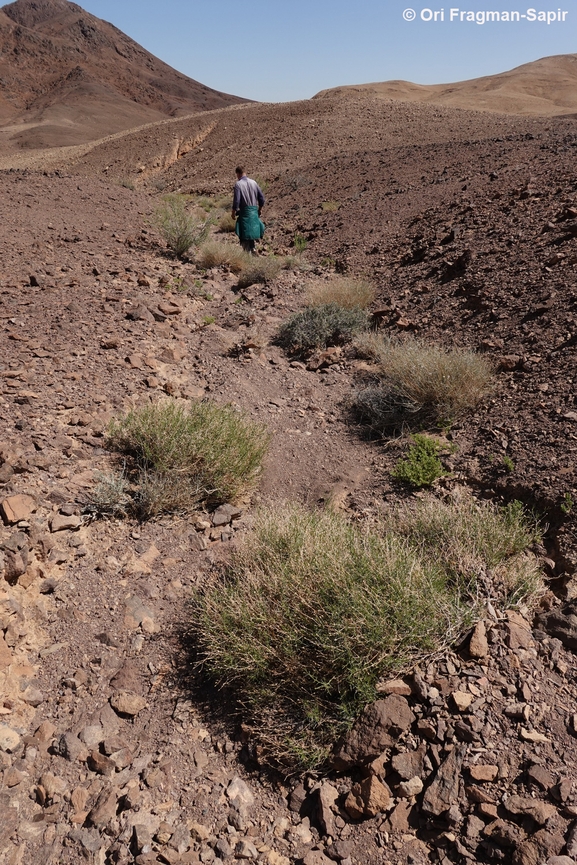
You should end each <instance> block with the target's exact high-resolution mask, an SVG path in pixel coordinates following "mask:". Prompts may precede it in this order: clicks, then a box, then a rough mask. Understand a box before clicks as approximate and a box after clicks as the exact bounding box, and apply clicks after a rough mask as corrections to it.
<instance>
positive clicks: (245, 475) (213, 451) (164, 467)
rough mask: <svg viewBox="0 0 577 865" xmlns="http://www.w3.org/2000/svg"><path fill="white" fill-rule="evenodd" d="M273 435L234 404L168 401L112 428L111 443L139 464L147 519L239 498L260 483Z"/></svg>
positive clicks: (137, 472) (137, 478)
mask: <svg viewBox="0 0 577 865" xmlns="http://www.w3.org/2000/svg"><path fill="white" fill-rule="evenodd" d="M268 440H269V436H268V433H267V432H266V429H265V427H264V426H261V425H259V424H255V423H253V422H252V421H250V420H248V418H246V417H244V416H243V415H241V414H240V413H239V412H237V411H235V410H234V409H233V408H232V407H230V406H217V405H215V404H214V403H210V402H199V403H192V404H191V405H189V406H183V405H180V404H177V403H176V402H173V401H171V400H166V401H164V402H160V403H157V404H155V405H146V406H143V407H142V408H139V409H134V410H133V411H131V412H129V414H127V415H126V416H125V417H124V418H121V419H120V420H118V421H115V422H113V423H112V424H111V426H110V430H109V435H108V444H109V447H110V448H111V449H113V450H115V451H118V452H120V453H122V454H124V455H126V456H127V457H129V458H131V459H132V461H133V473H134V477H135V484H136V486H137V488H138V492H137V496H136V498H137V504H138V510H139V512H140V514H141V515H142V516H144V517H150V516H154V515H155V514H158V513H163V512H186V511H190V510H192V509H194V508H195V507H196V506H198V504H199V502H202V501H208V502H211V503H218V502H224V501H229V500H234V499H235V498H237V497H238V496H239V495H241V494H243V493H244V492H246V491H248V490H249V489H251V488H252V487H253V485H254V484H255V482H256V478H257V475H258V473H259V472H260V468H261V464H262V460H263V457H264V454H265V452H266V450H267V446H268Z"/></svg>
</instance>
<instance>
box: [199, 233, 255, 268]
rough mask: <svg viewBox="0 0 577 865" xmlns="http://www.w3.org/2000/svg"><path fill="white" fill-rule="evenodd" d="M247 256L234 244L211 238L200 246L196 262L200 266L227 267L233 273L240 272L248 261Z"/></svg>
mask: <svg viewBox="0 0 577 865" xmlns="http://www.w3.org/2000/svg"><path fill="white" fill-rule="evenodd" d="M249 258H250V256H249V255H248V254H247V253H246V252H243V250H242V249H241V248H240V246H237V245H236V244H234V245H233V244H232V243H228V242H223V243H219V242H218V241H216V240H211V241H208V243H205V244H204V245H203V246H202V247H201V248H200V251H199V255H198V263H199V264H200V265H201V267H206V268H210V267H228V268H229V269H230V270H232V272H233V273H240V272H241V270H242V269H243V267H245V266H246V265H247V264H248V263H249Z"/></svg>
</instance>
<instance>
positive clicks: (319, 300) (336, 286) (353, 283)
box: [306, 276, 376, 309]
mask: <svg viewBox="0 0 577 865" xmlns="http://www.w3.org/2000/svg"><path fill="white" fill-rule="evenodd" d="M375 295H376V289H375V286H374V285H373V283H372V282H370V281H369V280H368V279H353V278H352V277H347V276H341V277H336V278H333V279H329V280H322V281H321V280H317V281H316V282H313V283H311V284H310V285H309V286H308V288H307V293H306V299H307V304H308V305H309V306H323V305H325V304H327V303H336V304H338V306H341V307H342V308H343V309H366V307H367V306H369V304H371V303H372V302H373V300H374V299H375Z"/></svg>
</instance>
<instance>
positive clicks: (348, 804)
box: [345, 775, 391, 820]
mask: <svg viewBox="0 0 577 865" xmlns="http://www.w3.org/2000/svg"><path fill="white" fill-rule="evenodd" d="M390 801H391V792H390V790H389V788H388V787H387V786H386V785H385V784H382V783H381V782H380V781H379V779H378V778H375V776H374V775H371V776H370V777H369V778H365V779H364V781H361V782H360V783H358V784H354V785H353V787H352V788H351V791H350V793H349V794H348V796H347V798H346V800H345V811H346V812H347V814H348V815H349V816H350V817H352V819H353V820H362V819H363V818H364V817H376V816H377V814H381V813H382V812H383V811H386V810H387V808H388V807H389V804H390Z"/></svg>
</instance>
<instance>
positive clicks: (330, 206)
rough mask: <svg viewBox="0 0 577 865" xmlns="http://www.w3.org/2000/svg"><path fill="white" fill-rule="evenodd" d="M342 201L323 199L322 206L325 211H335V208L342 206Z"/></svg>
mask: <svg viewBox="0 0 577 865" xmlns="http://www.w3.org/2000/svg"><path fill="white" fill-rule="evenodd" d="M340 206H341V205H340V203H339V202H338V201H323V203H322V204H321V208H322V209H323V210H324V211H325V213H334V212H335V210H338V209H339V207H340Z"/></svg>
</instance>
